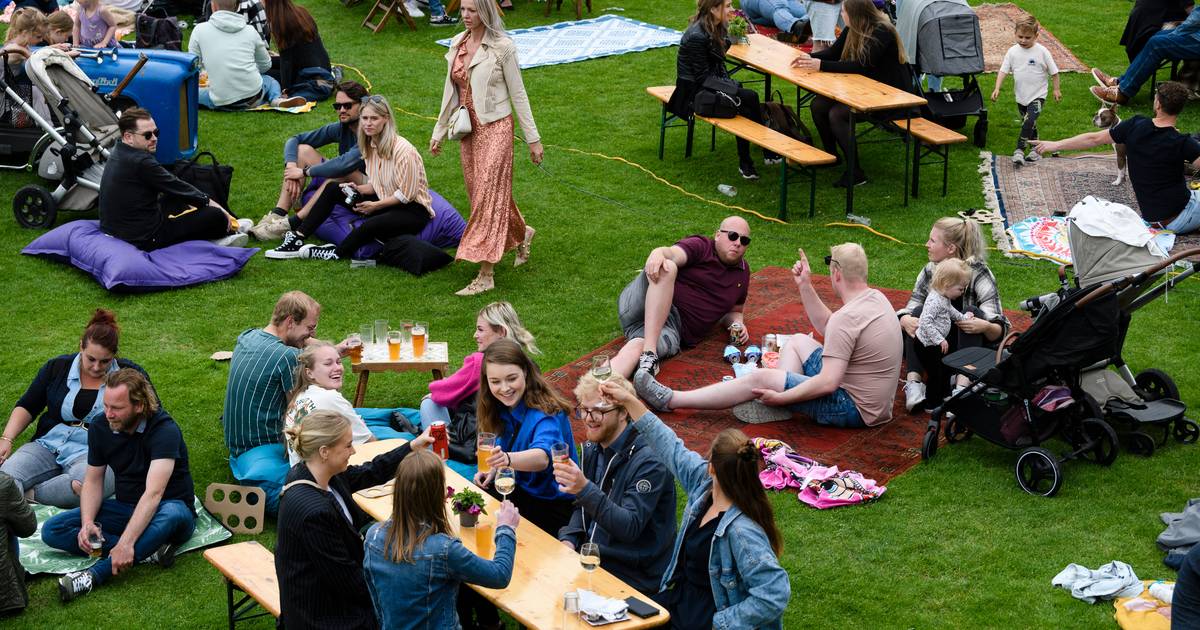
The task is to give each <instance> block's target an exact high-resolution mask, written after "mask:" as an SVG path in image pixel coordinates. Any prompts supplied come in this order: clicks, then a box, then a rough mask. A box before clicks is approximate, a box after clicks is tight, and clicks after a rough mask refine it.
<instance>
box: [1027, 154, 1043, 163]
mask: <svg viewBox="0 0 1200 630" xmlns="http://www.w3.org/2000/svg"><path fill="white" fill-rule="evenodd" d="M1040 159H1042V156H1040V155H1038V152H1037V151H1030V152H1029V155H1026V156H1025V161H1026V162H1036V161H1038V160H1040Z"/></svg>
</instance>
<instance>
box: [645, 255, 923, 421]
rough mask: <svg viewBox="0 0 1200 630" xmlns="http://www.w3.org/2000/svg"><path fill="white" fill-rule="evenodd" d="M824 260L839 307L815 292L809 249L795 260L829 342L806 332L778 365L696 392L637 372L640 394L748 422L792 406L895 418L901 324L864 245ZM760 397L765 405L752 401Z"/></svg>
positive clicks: (803, 294) (831, 415)
mask: <svg viewBox="0 0 1200 630" xmlns="http://www.w3.org/2000/svg"><path fill="white" fill-rule="evenodd" d="M826 262H828V263H829V265H830V269H829V276H830V281H831V283H832V284H833V292H834V294H835V295H837V296H838V298H839V299H841V300H842V307H841V308H839V309H838V310H836V311H831V310H830V309H829V307H827V306H825V303H824V302H822V301H821V298H820V296H818V295H817V292H816V289H815V288H814V287H813V284H812V278H811V270H810V269H809V265H808V258H807V257H806V256H805V255H804V252H803V250H801V252H800V260H799V261H797V262H796V264H795V265H793V266H792V274H793V278H794V280H795V281H796V285H797V286H798V287H799V289H800V299H801V300H802V301H803V303H804V310H805V312H806V313H807V315H808V319H809V321H811V322H812V323H813V326H814V327H815V328H816V330H817V332H818V333H820V334H821V336H822V337H824V339H825V345H824V346H822V345H821V344H819V343H817V342H816V341H815V340H814V339H813V338H812V337H809V336H808V335H793V336H792V338H791V340H789V341H788V342H787V345H785V346H784V348H783V350H782V351H781V352H780V357H779V368H778V369H770V368H759V369H757V370H752V371H751V372H750V373H749V374H748V375H746V376H743V377H742V378H735V379H733V380H731V381H723V382H720V383H716V384H714V385H709V386H707V387H702V388H700V389H696V390H691V391H679V392H676V391H672V390H671V389H670V388H669V387H666V386H664V385H662V384H661V383H659V382H658V381H656V380H654V377H653V376H651V374H650V372H649V371H647V370H638V373H637V375H636V376H635V377H634V383H635V384H636V386H637V391H638V394H639V395H640V396H641V397H642V398H643V399H645V400H646V401H647V402H648V403H649V404H650V406H651V407H653V408H655V409H657V410H659V411H667V410H670V409H729V408H731V407H732V408H733V409H734V415H736V416H738V417H739V418H741V419H742V420H745V421H761V420H781V419H784V418H787V417H788V416H790V415H791V414H790V412H791V411H798V412H801V413H804V414H806V415H808V416H810V417H812V419H813V420H815V421H816V422H817V423H818V424H824V425H830V426H836V427H842V428H859V427H869V426H876V425H880V424H883V423H885V422H888V421H890V420H891V419H892V402H893V401H894V400H895V397H896V383H897V380H898V378H899V376H900V359H901V358H902V357H903V351H902V345H901V338H900V323H899V322H898V321H897V319H896V314H895V312H894V311H893V310H892V306H891V304H890V303H889V302H888V300H887V298H886V297H884V295H883V293H881V292H879V290H878V289H872V288H871V287H870V286H869V285H868V284H867V254H866V252H864V251H863V249H862V247H861V246H859V245H857V244H855V243H843V244H841V245H837V246H835V247H834V248H833V249H832V250H831V254H830V256H829V257H828V258H826ZM755 399H758V402H761V403H763V404H758V402H751V401H754V400H755ZM741 403H750V404H741ZM774 407H786V408H787V410H780V409H773V408H774Z"/></svg>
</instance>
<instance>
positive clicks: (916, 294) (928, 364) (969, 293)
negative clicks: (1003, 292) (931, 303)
mask: <svg viewBox="0 0 1200 630" xmlns="http://www.w3.org/2000/svg"><path fill="white" fill-rule="evenodd" d="M925 249H926V251H927V252H928V254H929V262H928V263H926V264H925V266H924V267H923V268H922V269H921V273H920V274H918V275H917V282H916V284H915V285H914V286H913V292H912V296H911V297H909V298H908V303H907V304H905V305H904V308H902V309H900V310H898V311H896V315H897V316H899V317H900V327H901V328H902V329H903V330H904V362H905V364H906V365H907V366H908V376H907V378H906V379H905V383H904V406H905V407H906V408H907V409H908V410H909V411H912V410H913V409H916V408H917V407H918V405H922V404H924V406H925V407H927V408H931V407H936V406H937V405H939V404H941V402H942V399H944V398H945V395H946V394H947V393H949V392H948V391H947V389H948V383H949V379H950V375H949V373H948V372H947V371H946V370H945V368H944V366H942V362H941V361H940V360H939V361H928V360H924V361H923V360H922V356H923V355H922V348H921V347H919V346H922V345H923V344H922V343H921V342H920V341H919V340H917V328H918V326H919V325H920V323H921V311H922V308H923V307H924V305H925V299H926V298H927V297H928V295H929V292H930V291H931V285H932V283H933V276H934V271H935V270H936V269H937V265H938V263H940V262H942V261H943V260H947V259H949V258H958V259H960V260H963V261H965V262H966V263H967V265H968V266H970V269H971V277H970V280H968V281H967V284H966V289H965V290H964V291H963V292H962V295H960V296H959V297H958V298H956V299H954V300H952V301H951V304H952V305H953V306H954V308H956V309H958V310H959V311H960V312H962V313H963V314H964V315H965V314H967V313H970V314H971V317H968V318H966V319H963V320H961V321H958V322H956V323H955V324H954V327H953V328H952V329H951V330H950V334H948V335H946V341H947V352H954V351H955V350H958V349H960V348H971V347H978V346H983V345H987V346H994V345H995V344H996V343H997V342H998V341H999V340H1000V338H1001V337H1002V336H1003V335H1004V331H1005V330H1007V329H1008V319H1007V318H1006V317H1005V316H1004V308H1003V307H1002V306H1001V305H1000V290H999V289H998V288H997V287H996V276H994V275H992V270H991V269H989V268H988V266H987V247H986V245H985V244H984V240H983V233H982V232H981V231H980V229H979V224H978V223H976V222H975V221H973V220H971V219H965V218H960V217H942V218H940V219H938V220H937V221H934V222H933V227H931V228H930V229H929V240H927V241H926V242H925ZM939 350H940V348H939ZM926 383H928V384H929V386H928V387H929V391H928V392H927V391H926Z"/></svg>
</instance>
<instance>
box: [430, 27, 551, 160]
mask: <svg viewBox="0 0 1200 630" xmlns="http://www.w3.org/2000/svg"><path fill="white" fill-rule="evenodd" d="M468 33H469V31H464V32H463V33H460V34H459V35H458V36H457V37H455V38H454V40H453V41H451V42H450V52H448V53H446V87H445V89H444V90H443V91H442V109H441V111H440V112H439V113H438V117H437V123H436V124H434V126H433V140H435V141H437V142H441V141H443V140H445V139H446V134H447V133H449V131H450V124H449V121H450V114H453V113H454V110H456V109H458V107H459V101H458V89H457V88H455V87H454V82H453V81H451V80H450V69H451V68H452V67H453V66H454V57H455V56H456V55H457V54H458V47H459V45H460V44H462V42H463V40H464V39H466V37H467V35H468ZM467 76H468V77H469V79H470V82H471V94H472V95H473V97H474V102H475V116H476V117H477V118H479V122H481V123H483V124H485V125H486V124H488V123H490V122H495V121H497V120H500V119H501V118H504V117H505V116H509V115H511V114H512V113H513V109H516V110H517V121H518V122H519V123H520V124H521V131H522V132H523V133H524V135H525V142H527V143H530V144H532V143H534V142H538V141H540V140H541V136H540V135H538V130H537V125H536V124H535V123H534V122H533V112H532V111H531V110H530V109H529V96H528V95H527V94H525V83H524V82H523V81H522V80H521V69H520V68H519V67H518V66H517V46H516V44H514V43H513V40H512V39H510V38H508V37H505V38H503V39H496V38H494V37H492V35H491V34H490V33H488V34H486V35H484V36H483V42H482V43H481V44H480V46H479V50H477V51H475V56H474V57H472V58H471V65H469V66H467Z"/></svg>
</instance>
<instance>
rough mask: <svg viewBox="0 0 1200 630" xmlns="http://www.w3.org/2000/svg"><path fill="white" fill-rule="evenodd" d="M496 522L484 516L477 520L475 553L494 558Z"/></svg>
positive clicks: (489, 558) (481, 556)
mask: <svg viewBox="0 0 1200 630" xmlns="http://www.w3.org/2000/svg"><path fill="white" fill-rule="evenodd" d="M495 537H496V524H495V523H493V522H492V521H489V520H487V519H485V518H483V517H480V518H479V520H478V521H476V522H475V555H477V556H479V557H480V558H487V559H488V560H491V559H492V554H493V553H495V551H496V540H495Z"/></svg>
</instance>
